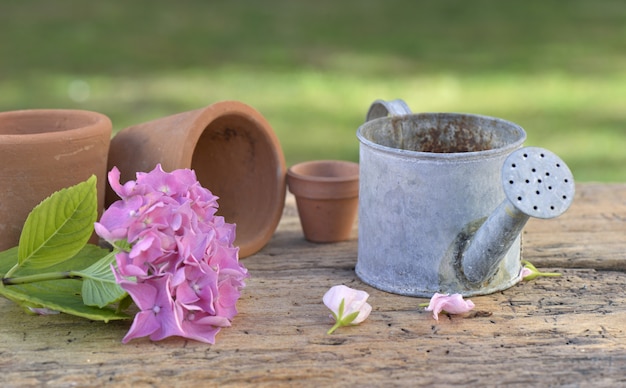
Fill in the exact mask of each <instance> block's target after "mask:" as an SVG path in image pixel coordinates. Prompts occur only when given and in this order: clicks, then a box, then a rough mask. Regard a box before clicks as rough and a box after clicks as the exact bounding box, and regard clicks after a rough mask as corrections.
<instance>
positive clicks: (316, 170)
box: [287, 160, 359, 243]
mask: <svg viewBox="0 0 626 388" xmlns="http://www.w3.org/2000/svg"><path fill="white" fill-rule="evenodd" d="M287 183H288V185H289V191H291V192H292V193H293V194H294V195H295V197H296V205H297V207H298V215H299V216H300V223H301V224H302V230H303V232H304V237H305V238H306V239H307V240H309V241H313V242H321V243H324V242H337V241H344V240H347V239H349V238H350V234H351V231H352V226H353V224H354V220H355V218H356V214H357V210H358V201H359V165H358V164H357V163H352V162H344V161H339V160H318V161H311V162H304V163H300V164H296V165H294V166H292V167H291V168H290V169H289V170H288V171H287Z"/></svg>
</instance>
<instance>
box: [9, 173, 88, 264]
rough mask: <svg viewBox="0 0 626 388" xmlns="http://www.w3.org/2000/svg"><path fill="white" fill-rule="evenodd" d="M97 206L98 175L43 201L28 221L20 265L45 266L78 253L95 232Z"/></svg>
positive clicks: (22, 244) (22, 242)
mask: <svg viewBox="0 0 626 388" xmlns="http://www.w3.org/2000/svg"><path fill="white" fill-rule="evenodd" d="M97 208H98V199H97V189H96V177H95V175H92V176H91V177H90V178H89V179H88V180H86V181H84V182H82V183H79V184H77V185H75V186H72V187H69V188H66V189H62V190H59V191H57V192H55V193H54V194H52V195H51V196H50V197H48V198H46V199H45V200H43V201H42V202H41V203H40V204H39V205H37V206H36V207H35V208H34V209H33V210H32V211H31V213H30V214H29V215H28V218H27V219H26V222H25V224H24V229H23V230H22V234H21V236H20V242H19V246H18V252H17V257H18V266H19V267H24V268H33V269H42V268H47V267H50V266H52V265H55V264H58V263H59V262H62V261H64V260H67V259H69V258H71V257H73V256H74V255H76V253H77V252H79V251H80V250H81V249H82V248H83V246H84V245H85V244H86V243H87V241H88V240H89V237H90V236H91V234H92V232H93V223H94V222H95V221H96V219H97Z"/></svg>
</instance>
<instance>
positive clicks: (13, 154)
mask: <svg viewBox="0 0 626 388" xmlns="http://www.w3.org/2000/svg"><path fill="white" fill-rule="evenodd" d="M110 139H111V120H109V118H108V117H106V116H105V115H103V114H100V113H96V112H89V111H82V110H64V109H36V110H21V111H12V112H2V113H0V182H2V189H0V250H5V249H8V248H11V247H13V246H16V245H17V244H18V242H19V237H20V233H21V231H22V227H23V225H24V221H26V217H27V216H28V213H30V211H31V210H32V209H33V208H34V207H35V206H36V205H37V204H39V202H41V201H42V200H44V199H45V198H46V197H48V196H49V195H50V194H52V193H54V192H55V191H57V190H60V189H62V188H65V187H69V186H72V185H75V184H77V183H80V182H82V181H84V180H86V179H88V178H89V177H90V176H91V175H92V174H94V175H96V177H97V178H98V185H97V187H98V208H99V210H101V209H102V208H103V206H104V188H105V184H106V169H107V154H108V151H109V143H110ZM92 242H93V241H92Z"/></svg>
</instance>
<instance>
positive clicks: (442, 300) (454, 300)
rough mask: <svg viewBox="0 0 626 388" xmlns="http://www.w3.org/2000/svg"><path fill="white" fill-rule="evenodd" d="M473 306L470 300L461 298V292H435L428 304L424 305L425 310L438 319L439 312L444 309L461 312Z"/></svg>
mask: <svg viewBox="0 0 626 388" xmlns="http://www.w3.org/2000/svg"><path fill="white" fill-rule="evenodd" d="M473 308H474V303H473V302H472V301H471V300H469V299H468V300H463V296H462V295H461V294H452V295H449V294H439V293H435V295H433V297H432V298H431V299H430V304H429V305H428V307H426V311H432V312H433V318H435V320H437V321H438V320H439V313H441V312H442V311H445V312H446V313H449V314H462V313H466V312H468V311H470V310H471V309H473Z"/></svg>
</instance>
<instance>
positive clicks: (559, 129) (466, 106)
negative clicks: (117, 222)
mask: <svg viewBox="0 0 626 388" xmlns="http://www.w3.org/2000/svg"><path fill="white" fill-rule="evenodd" d="M625 21H626V4H624V3H623V2H621V1H619V0H616V1H611V0H602V1H582V0H578V1H576V0H572V1H568V2H562V1H558V0H542V1H540V0H529V1H524V2H506V3H504V2H493V1H472V2H468V1H462V0H458V1H451V0H443V1H438V2H419V1H413V0H406V1H400V0H389V1H384V0H381V1H372V0H360V1H357V0H344V1H334V0H318V1H315V2H297V1H289V0H272V1H262V2H261V1H259V2H250V1H243V0H237V1H232V0H231V1H211V2H207V1H191V0H186V1H179V2H176V3H172V2H169V1H149V0H135V1H122V0H109V1H103V2H85V1H79V0H76V1H69V0H60V1H56V2H49V1H45V0H31V1H24V2H17V1H15V2H2V3H1V4H0V110H2V111H6V110H13V109H27V108H43V107H45V108H77V109H91V110H96V111H99V112H102V113H105V114H107V115H108V116H109V117H111V119H112V121H113V124H114V129H115V130H119V129H122V128H124V127H126V126H128V125H132V124H135V123H139V122H143V121H147V120H150V119H153V118H157V117H162V116H166V115H170V114H173V113H178V112H181V111H184V110H189V109H195V108H199V107H203V106H206V105H209V104H211V103H213V102H216V101H220V100H227V99H235V100H240V101H243V102H245V103H248V104H250V105H252V106H254V107H255V108H256V109H258V110H259V111H260V112H261V113H262V114H263V115H264V116H265V117H266V118H267V119H268V120H269V121H270V123H271V124H272V125H273V127H274V129H275V131H276V132H277V134H278V137H279V138H280V140H281V143H282V146H283V151H284V153H285V156H286V159H287V162H288V164H293V163H296V162H298V161H302V160H309V159H322V158H333V159H349V160H355V161H356V160H358V141H357V139H356V137H355V131H356V128H357V127H358V126H359V125H360V124H361V123H362V122H363V119H364V116H365V113H366V111H367V109H368V107H369V104H370V103H371V102H372V101H373V100H375V99H378V98H384V99H393V98H403V99H405V101H407V103H408V104H409V106H410V107H411V108H412V109H413V110H414V111H416V112H424V111H454V112H471V113H478V114H484V115H491V116H497V117H501V118H504V119H507V120H511V121H514V122H516V123H518V124H520V125H521V126H523V127H524V128H525V129H526V130H527V132H528V135H529V137H528V141H527V144H528V145H537V146H542V147H546V148H549V149H551V150H552V151H554V152H556V153H557V154H558V155H559V156H561V157H562V158H563V159H564V160H565V161H566V162H567V163H568V164H569V165H570V167H571V168H572V170H573V172H574V175H575V177H576V179H577V180H578V181H622V182H624V181H626V152H625V151H624V150H625V149H626V46H625V45H624V44H625V41H624V36H626V22H625Z"/></svg>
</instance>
